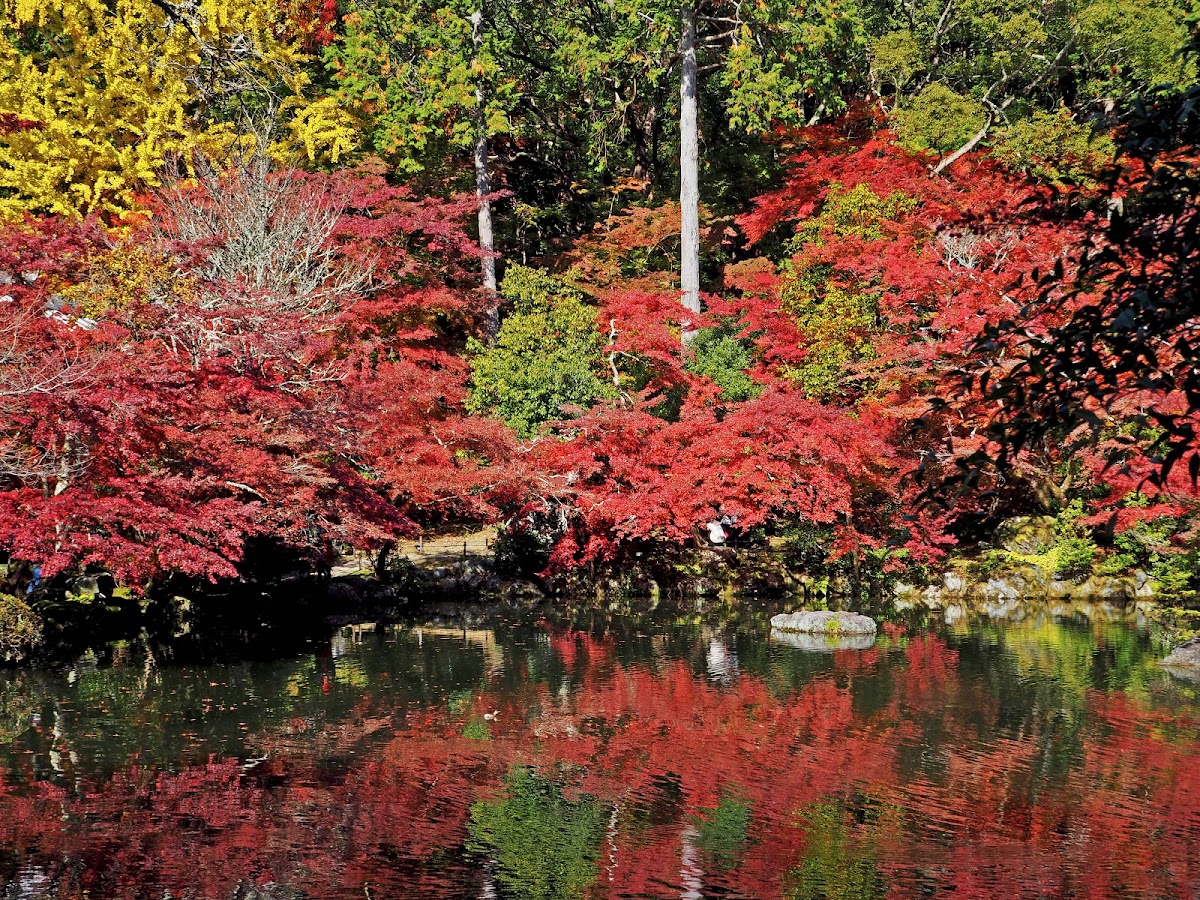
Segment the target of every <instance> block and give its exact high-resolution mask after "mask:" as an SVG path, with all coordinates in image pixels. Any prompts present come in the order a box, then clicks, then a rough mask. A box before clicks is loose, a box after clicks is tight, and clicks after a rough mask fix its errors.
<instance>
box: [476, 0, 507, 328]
mask: <svg viewBox="0 0 1200 900" xmlns="http://www.w3.org/2000/svg"><path fill="white" fill-rule="evenodd" d="M471 29H472V34H473V37H474V40H475V61H476V64H478V62H479V57H480V54H481V52H482V50H483V12H482V10H481V11H478V12H474V13H472V14H471ZM486 104H487V94H486V92H485V91H484V86H483V76H482V74H480V75H478V76H477V80H476V82H475V194H476V196H477V197H478V198H479V255H480V256H481V257H482V259H483V288H484V290H485V291H487V294H488V297H487V302H488V307H487V316H486V318H485V320H484V331H485V332H486V333H487V338H488V340H489V341H491V340H493V339H494V338H495V337H496V333H497V332H498V331H499V330H500V309H499V304H498V299H497V296H496V255H495V239H494V237H493V232H492V202H491V200H489V199H488V195H489V194H490V193H491V186H490V184H489V181H490V179H489V177H488V142H487V109H486Z"/></svg>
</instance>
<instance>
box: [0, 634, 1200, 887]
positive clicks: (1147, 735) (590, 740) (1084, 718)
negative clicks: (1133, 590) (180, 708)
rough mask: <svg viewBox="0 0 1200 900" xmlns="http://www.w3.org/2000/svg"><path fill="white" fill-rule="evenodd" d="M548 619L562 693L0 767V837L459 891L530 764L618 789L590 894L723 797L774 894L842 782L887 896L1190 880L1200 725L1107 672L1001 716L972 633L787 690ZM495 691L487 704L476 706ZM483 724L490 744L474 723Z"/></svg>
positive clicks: (177, 882)
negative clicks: (111, 763) (210, 757)
mask: <svg viewBox="0 0 1200 900" xmlns="http://www.w3.org/2000/svg"><path fill="white" fill-rule="evenodd" d="M550 637H551V642H552V646H553V647H554V648H555V650H556V652H557V654H558V655H559V656H560V658H561V661H562V662H563V663H564V664H565V665H566V668H567V670H568V672H569V673H570V682H571V685H572V690H571V691H569V692H567V693H562V692H560V691H558V690H557V689H555V688H554V687H552V686H551V685H548V684H544V683H525V684H523V685H522V686H520V687H518V688H513V689H505V690H503V691H500V690H497V691H495V692H493V693H485V694H484V695H482V696H478V697H476V698H475V700H474V701H473V702H472V703H470V704H468V706H467V708H466V709H465V710H459V711H457V712H456V713H454V714H452V713H451V712H449V711H447V710H445V709H426V710H420V711H417V710H409V711H408V712H407V714H406V713H398V714H397V716H396V717H395V718H394V719H393V720H392V726H391V729H390V732H389V730H388V729H380V728H379V722H380V720H379V718H378V717H375V718H371V717H370V716H367V715H365V714H364V713H365V712H366V710H367V709H368V707H369V706H370V704H369V703H368V702H366V701H364V703H363V704H362V709H360V710H359V713H357V714H356V715H355V716H354V718H353V719H352V720H351V721H347V722H338V723H336V724H333V725H330V726H327V728H326V729H325V730H324V731H323V732H322V734H320V735H316V736H309V737H313V738H314V739H315V740H319V741H321V742H322V744H321V746H323V747H325V748H326V750H327V751H328V752H329V753H332V754H334V755H335V756H337V757H340V758H348V759H351V760H353V759H354V757H355V751H356V750H357V752H358V754H361V755H362V756H363V761H362V762H350V763H349V764H348V765H347V766H345V767H334V768H327V767H325V766H322V765H320V764H319V763H318V762H317V761H315V760H314V759H312V758H311V756H312V754H311V753H310V754H308V755H307V756H306V754H305V753H304V751H303V747H304V744H303V743H301V742H300V741H299V740H298V739H297V738H296V737H294V736H287V735H280V736H279V749H280V754H281V755H279V756H278V757H276V758H275V759H273V760H272V761H271V762H269V763H263V764H260V765H259V766H258V767H255V768H253V769H249V770H246V769H244V768H243V767H239V766H238V765H237V764H236V763H233V762H219V761H214V762H212V763H210V764H208V765H205V766H198V767H191V768H187V769H185V770H183V771H181V772H153V771H147V770H142V769H139V768H137V767H136V766H135V767H132V768H130V769H128V770H126V771H124V772H121V773H119V774H118V775H116V776H114V777H112V778H111V779H109V780H108V781H106V782H103V783H100V784H95V785H80V786H77V787H76V790H75V791H74V792H71V791H67V790H64V789H63V788H61V787H58V786H54V785H50V784H44V783H42V784H35V785H34V786H33V787H32V788H23V789H21V790H17V789H14V788H11V787H0V811H2V813H3V815H0V823H3V824H0V843H3V844H5V845H8V846H13V847H16V848H17V849H18V851H19V852H21V853H25V854H27V858H29V859H36V860H39V861H41V863H40V864H41V865H43V866H44V867H46V870H47V872H48V873H49V874H50V875H51V877H52V878H53V879H55V880H56V882H57V883H58V884H59V885H60V886H61V893H62V896H73V895H80V894H82V892H83V891H84V890H87V891H90V892H92V894H93V895H97V896H118V897H126V896H129V897H133V896H151V895H155V896H161V894H162V891H163V890H168V891H171V892H172V893H173V894H174V895H175V896H179V895H181V894H184V893H185V891H187V890H189V889H190V890H191V891H192V894H190V895H189V896H203V897H227V896H230V894H231V892H232V890H233V889H234V887H235V886H236V885H237V884H238V883H239V882H247V881H257V882H269V881H281V882H288V883H291V884H295V885H297V886H299V887H301V888H302V889H304V890H305V891H307V892H308V894H309V895H310V896H314V897H362V896H364V893H365V892H366V890H367V888H370V889H371V891H372V892H373V895H374V896H415V895H417V894H420V895H421V896H456V895H458V894H460V893H462V891H463V890H464V884H467V883H470V884H473V885H475V887H478V885H477V884H476V882H478V879H479V878H481V877H482V876H481V875H480V874H479V870H480V867H479V866H478V865H477V864H474V863H472V862H471V861H470V860H469V859H466V858H465V857H464V855H463V853H462V850H461V848H462V845H463V843H464V841H465V840H466V838H467V834H468V823H469V819H470V807H471V804H472V803H473V802H475V801H476V800H478V799H480V798H488V797H493V796H495V795H496V794H497V793H498V792H499V791H500V790H501V787H502V779H503V777H504V775H505V773H506V772H507V771H508V770H509V768H510V767H511V766H513V765H534V766H538V767H541V768H542V769H543V770H546V771H555V772H561V773H563V774H564V777H566V779H567V782H568V783H569V784H570V785H571V787H570V790H572V791H581V792H586V793H588V794H592V795H594V796H596V797H597V798H599V799H600V800H601V801H602V802H604V803H605V804H610V806H609V808H610V809H612V810H614V814H613V817H612V827H611V828H610V829H609V834H608V837H607V838H606V843H605V845H604V846H603V847H602V848H601V871H600V874H599V877H598V880H597V882H596V885H595V890H594V893H595V895H596V896H602V897H618V896H672V895H674V896H678V894H679V882H680V867H681V862H682V852H683V847H684V843H685V841H687V840H691V839H693V837H689V835H692V836H694V834H695V832H694V830H693V829H692V823H693V822H694V821H695V816H696V815H700V816H703V815H704V811H705V810H711V809H713V808H715V807H716V806H717V805H718V803H720V801H721V799H722V797H723V796H728V795H729V794H731V793H732V794H734V795H736V796H738V797H739V798H741V799H742V800H743V801H744V802H746V803H747V804H748V805H749V806H750V808H751V810H752V819H751V822H750V826H749V830H748V834H747V838H748V840H747V841H746V843H745V844H744V845H743V849H742V851H741V853H740V855H739V856H738V857H737V859H736V860H735V861H734V863H733V865H732V868H731V869H729V870H728V871H725V870H722V869H721V868H720V865H719V864H718V861H717V860H714V859H709V858H707V857H706V856H705V855H704V853H703V852H701V853H700V855H699V857H698V858H699V860H700V868H701V870H702V871H703V879H704V881H705V883H706V884H708V885H710V886H711V887H712V888H713V889H714V890H716V889H718V888H724V889H729V890H736V891H737V892H738V893H740V894H743V895H748V896H756V897H772V896H780V895H781V894H782V893H783V892H784V891H785V890H786V888H787V878H788V871H789V870H790V869H792V868H794V867H795V866H796V865H797V864H798V863H799V862H800V861H801V860H802V858H803V855H804V853H805V848H806V842H807V841H808V839H809V838H808V835H807V832H806V831H805V829H803V828H800V827H796V826H797V824H798V823H799V822H801V821H802V817H803V815H804V811H805V809H806V808H811V807H812V806H813V805H814V804H817V803H822V802H829V801H830V800H833V801H837V802H841V803H843V804H845V806H846V808H847V809H848V813H847V818H846V823H847V824H846V827H847V828H849V829H851V831H852V832H853V835H854V841H853V843H852V844H851V845H848V846H853V847H854V848H856V852H862V853H867V854H870V855H871V856H872V857H873V858H874V861H875V865H876V866H877V868H878V869H879V872H880V874H881V877H882V879H883V881H884V883H885V884H888V885H889V886H890V895H891V896H897V897H909V896H916V895H918V894H920V893H922V892H924V891H933V892H949V891H954V892H956V893H957V895H959V896H964V897H995V896H1012V897H1025V896H1030V897H1032V896H1067V895H1071V896H1081V897H1109V896H1131V895H1132V896H1189V895H1191V894H1193V893H1195V891H1196V889H1197V888H1198V887H1200V862H1197V860H1195V858H1194V848H1195V846H1196V845H1197V841H1200V766H1198V765H1197V763H1198V762H1200V759H1198V757H1200V750H1198V741H1200V724H1198V723H1195V722H1190V721H1181V720H1180V719H1178V718H1175V717H1169V716H1166V715H1163V714H1161V713H1159V712H1157V711H1155V710H1152V709H1147V708H1145V706H1144V705H1142V704H1139V703H1137V702H1135V701H1133V700H1131V699H1130V698H1128V697H1125V696H1123V695H1107V694H1103V693H1099V692H1093V693H1090V694H1088V695H1086V696H1085V697H1084V698H1082V703H1081V705H1080V704H1079V703H1076V704H1075V705H1073V706H1070V707H1069V708H1068V707H1066V706H1064V707H1063V708H1061V709H1060V708H1058V706H1057V705H1056V704H1051V705H1050V706H1049V707H1047V708H1045V709H1041V708H1038V707H1037V706H1036V705H1035V707H1034V709H1033V711H1032V712H1029V713H1026V714H1024V717H1023V718H1022V720H1021V721H1020V722H1018V723H1016V724H1015V725H1014V724H1013V723H1006V722H1004V721H1002V718H1001V715H1002V712H1001V704H1000V702H999V701H998V700H997V698H996V694H995V692H994V691H992V690H989V689H987V688H986V687H985V686H981V685H980V684H979V683H978V682H976V681H973V680H970V679H964V678H959V677H958V676H957V675H956V673H955V671H954V670H955V668H956V666H957V665H958V657H957V653H956V652H955V651H953V650H951V649H949V648H948V647H947V646H946V645H945V643H944V642H942V641H941V640H939V639H937V638H936V637H932V636H924V637H921V638H917V639H913V640H911V641H909V643H908V644H907V647H906V648H905V649H904V650H903V651H902V652H901V651H898V650H892V651H890V652H888V651H882V652H879V653H875V652H872V653H868V654H850V653H846V654H837V655H835V657H834V661H833V670H832V672H829V673H825V674H821V675H818V676H816V677H814V678H812V679H811V680H809V681H808V682H807V683H805V684H804V685H803V686H802V687H801V688H799V689H798V690H795V691H793V692H789V693H781V692H780V691H779V690H778V689H777V688H773V687H772V685H773V684H774V683H775V680H774V675H773V674H772V675H768V676H767V677H754V676H745V675H744V676H742V677H740V678H738V679H736V680H734V681H733V683H732V684H729V685H725V686H721V685H717V684H714V683H711V682H710V681H708V680H706V678H705V677H704V676H702V675H698V674H697V673H696V672H695V671H694V670H693V669H692V668H690V667H689V666H688V665H687V664H686V663H684V662H682V661H671V660H666V659H660V661H659V663H658V664H657V666H656V670H655V671H651V670H650V669H648V668H646V667H643V666H638V665H620V664H617V663H616V662H615V661H614V659H613V654H612V652H611V651H612V649H613V647H612V645H611V643H609V642H607V641H602V640H597V639H595V638H592V637H590V636H587V635H583V634H579V633H571V632H554V633H552V634H551V635H550ZM881 685H884V686H885V687H884V688H882V690H883V693H882V695H878V696H877V695H875V694H871V693H870V692H872V691H879V690H881ZM868 694H870V697H871V700H872V702H870V703H864V697H866V696H867V695H868ZM485 712H487V713H498V715H495V716H494V718H493V719H491V720H488V721H486V724H485V720H484V718H483V717H484V713H485ZM1010 714H1011V713H1010ZM468 723H474V726H473V727H474V728H476V729H477V728H478V727H480V726H483V727H486V728H487V729H488V731H489V740H486V741H482V740H471V739H469V738H468V737H467V736H465V735H464V726H465V725H466V724H468ZM467 733H471V730H470V729H468V732H467ZM306 739H307V738H306ZM285 748H286V749H285ZM664 785H665V786H666V787H664ZM652 810H656V811H652ZM613 860H615V863H614V862H613ZM73 861H79V862H81V863H82V865H80V864H78V863H76V862H73ZM2 875H3V870H0V876H2ZM472 889H474V888H472Z"/></svg>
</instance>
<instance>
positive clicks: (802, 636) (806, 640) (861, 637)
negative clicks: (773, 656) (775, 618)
mask: <svg viewBox="0 0 1200 900" xmlns="http://www.w3.org/2000/svg"><path fill="white" fill-rule="evenodd" d="M771 640H772V641H774V642H775V643H777V644H783V645H784V646H787V647H795V648H796V649H797V650H807V651H809V652H811V653H832V652H833V651H834V650H870V649H871V648H872V647H874V646H875V634H874V633H871V634H806V633H802V632H799V631H780V630H779V629H778V628H772V629H771Z"/></svg>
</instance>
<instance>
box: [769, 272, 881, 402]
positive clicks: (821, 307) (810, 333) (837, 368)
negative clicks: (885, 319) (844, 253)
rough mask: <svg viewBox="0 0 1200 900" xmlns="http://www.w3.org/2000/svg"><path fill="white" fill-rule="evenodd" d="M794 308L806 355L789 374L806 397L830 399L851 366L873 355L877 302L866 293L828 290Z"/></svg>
mask: <svg viewBox="0 0 1200 900" xmlns="http://www.w3.org/2000/svg"><path fill="white" fill-rule="evenodd" d="M793 308H794V311H795V313H796V321H797V323H798V324H799V326H800V329H801V331H803V332H804V337H805V341H806V349H807V350H808V355H807V356H805V358H804V361H803V362H801V363H800V364H799V365H797V366H796V367H794V368H793V369H791V371H790V372H789V373H788V374H789V376H790V377H791V378H793V379H795V381H797V382H798V383H799V384H800V386H801V387H803V388H804V392H805V393H806V394H808V396H809V397H812V398H813V399H815V400H830V399H832V398H834V397H836V396H837V395H838V394H840V393H842V392H843V390H844V388H845V384H844V381H845V378H846V375H847V374H848V373H849V371H850V369H851V367H852V366H853V365H854V364H855V363H857V362H860V361H862V360H865V359H870V358H871V356H872V355H873V353H874V350H873V348H872V345H871V339H870V334H871V332H872V331H873V330H874V329H875V328H876V327H877V325H878V319H879V304H878V301H877V300H876V298H875V297H874V296H873V295H872V294H869V293H867V292H865V291H851V290H846V289H845V288H842V287H829V288H828V289H827V290H825V291H824V293H823V294H820V295H818V296H814V297H811V299H809V301H808V302H807V303H805V304H803V305H797V304H795V302H793Z"/></svg>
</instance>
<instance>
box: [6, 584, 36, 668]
mask: <svg viewBox="0 0 1200 900" xmlns="http://www.w3.org/2000/svg"><path fill="white" fill-rule="evenodd" d="M41 641H42V619H41V616H39V615H38V614H37V613H36V612H34V610H33V608H32V607H30V606H29V604H28V603H26V602H25V601H24V600H22V599H21V598H19V597H14V596H13V595H12V594H0V660H4V661H6V662H15V661H18V660H21V659H24V658H25V656H26V655H28V653H29V652H30V651H31V650H32V649H33V648H34V647H36V646H37V645H38V644H40V643H41Z"/></svg>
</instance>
